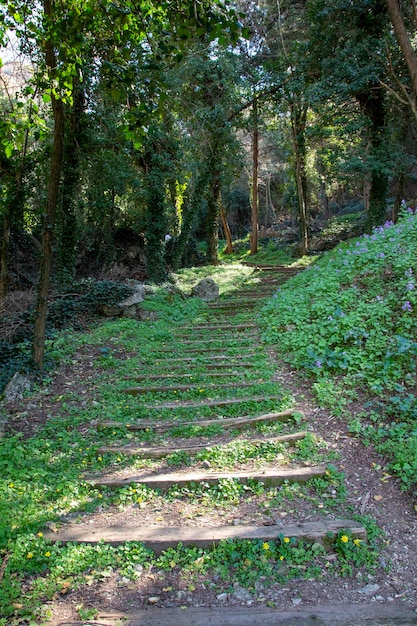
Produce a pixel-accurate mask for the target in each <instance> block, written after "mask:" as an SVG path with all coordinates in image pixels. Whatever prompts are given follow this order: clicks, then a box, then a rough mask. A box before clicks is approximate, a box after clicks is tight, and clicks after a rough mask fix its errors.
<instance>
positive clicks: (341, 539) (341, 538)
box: [340, 535, 349, 543]
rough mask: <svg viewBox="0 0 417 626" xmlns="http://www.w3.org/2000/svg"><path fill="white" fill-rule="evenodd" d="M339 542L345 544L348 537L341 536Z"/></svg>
mask: <svg viewBox="0 0 417 626" xmlns="http://www.w3.org/2000/svg"><path fill="white" fill-rule="evenodd" d="M340 541H342V542H343V543H347V542H348V541H349V537H348V536H347V535H342V536H341V537H340Z"/></svg>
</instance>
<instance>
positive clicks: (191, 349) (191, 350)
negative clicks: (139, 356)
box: [153, 340, 257, 360]
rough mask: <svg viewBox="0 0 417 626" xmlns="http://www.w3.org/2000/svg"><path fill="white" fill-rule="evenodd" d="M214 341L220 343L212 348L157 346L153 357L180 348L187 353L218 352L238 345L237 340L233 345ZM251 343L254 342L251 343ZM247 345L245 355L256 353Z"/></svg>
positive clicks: (234, 348)
mask: <svg viewBox="0 0 417 626" xmlns="http://www.w3.org/2000/svg"><path fill="white" fill-rule="evenodd" d="M216 343H220V344H221V345H219V346H216V347H212V348H199V347H197V346H177V347H171V348H159V349H156V350H154V352H153V353H154V354H155V359H156V360H158V358H157V356H156V355H157V354H165V353H168V354H169V353H175V352H177V351H180V350H181V349H183V350H186V351H187V353H193V354H200V353H205V352H218V351H219V350H237V349H239V347H240V346H239V344H238V343H237V342H236V345H234V346H227V345H224V342H223V343H222V342H220V341H217V340H216ZM253 345H255V344H254V343H253ZM249 346H250V344H249ZM249 346H245V355H246V356H248V354H250V355H253V354H256V353H257V352H256V351H254V350H253V349H251V350H248V347H249ZM225 356H228V355H225ZM229 356H230V355H229Z"/></svg>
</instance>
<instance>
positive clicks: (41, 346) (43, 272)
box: [33, 0, 64, 370]
mask: <svg viewBox="0 0 417 626" xmlns="http://www.w3.org/2000/svg"><path fill="white" fill-rule="evenodd" d="M43 9H44V14H45V17H46V18H47V19H48V21H49V24H52V21H53V15H52V13H53V9H52V2H51V0H44V2H43ZM45 58H46V65H47V67H48V68H49V71H50V76H51V77H53V76H54V74H55V68H56V58H55V51H54V44H53V41H52V40H51V38H49V39H48V40H47V41H46V42H45ZM51 103H52V113H53V118H54V140H53V146H52V156H51V169H50V175H49V183H48V199H47V203H46V212H45V219H44V229H43V234H42V252H41V260H40V271H39V284H38V295H37V302H36V311H35V330H34V339H33V361H34V364H35V365H36V366H37V367H38V368H39V369H40V370H42V369H43V364H44V353H45V330H46V313H47V301H48V291H49V279H50V275H51V265H52V241H53V235H54V227H55V215H56V207H57V204H58V196H59V187H60V177H61V167H62V153H63V145H64V104H63V102H62V100H58V99H57V98H56V97H55V96H54V94H53V93H51Z"/></svg>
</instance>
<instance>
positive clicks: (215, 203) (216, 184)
mask: <svg viewBox="0 0 417 626" xmlns="http://www.w3.org/2000/svg"><path fill="white" fill-rule="evenodd" d="M213 161H214V162H215V163H216V165H215V166H214V169H213V170H212V174H211V182H210V185H209V196H208V198H207V218H206V241H207V255H206V256H207V262H208V263H209V264H210V265H217V264H218V263H219V256H218V252H219V214H220V171H219V169H218V167H217V153H215V154H214V155H213Z"/></svg>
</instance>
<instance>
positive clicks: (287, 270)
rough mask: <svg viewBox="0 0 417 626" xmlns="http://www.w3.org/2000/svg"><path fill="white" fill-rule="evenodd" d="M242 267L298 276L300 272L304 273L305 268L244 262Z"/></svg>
mask: <svg viewBox="0 0 417 626" xmlns="http://www.w3.org/2000/svg"><path fill="white" fill-rule="evenodd" d="M242 265H246V267H253V268H255V269H256V270H258V271H261V272H263V271H265V272H276V273H277V274H298V272H301V271H303V268H301V267H291V266H288V265H272V264H271V263H266V264H265V265H262V264H261V263H250V262H246V261H243V263H242Z"/></svg>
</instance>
